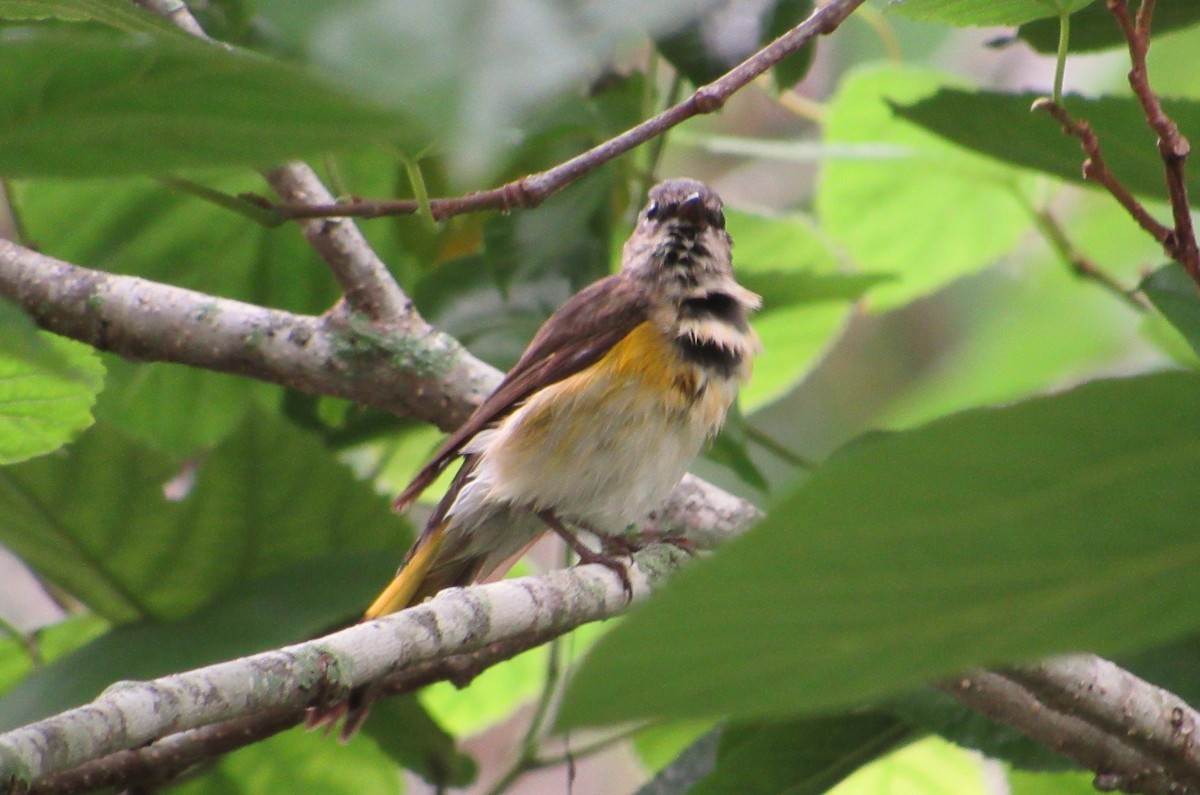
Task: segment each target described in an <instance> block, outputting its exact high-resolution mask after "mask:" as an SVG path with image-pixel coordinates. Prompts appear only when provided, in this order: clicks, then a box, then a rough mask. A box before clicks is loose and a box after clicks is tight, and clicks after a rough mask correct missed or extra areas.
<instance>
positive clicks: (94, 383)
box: [0, 303, 104, 464]
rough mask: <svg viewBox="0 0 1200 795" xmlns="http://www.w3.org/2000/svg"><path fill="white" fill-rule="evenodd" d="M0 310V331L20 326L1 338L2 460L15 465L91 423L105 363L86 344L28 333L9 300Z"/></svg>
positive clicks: (64, 441)
mask: <svg viewBox="0 0 1200 795" xmlns="http://www.w3.org/2000/svg"><path fill="white" fill-rule="evenodd" d="M0 310H6V311H3V312H0V329H4V331H6V332H7V331H8V330H9V328H10V327H12V326H16V333H15V334H13V336H11V337H8V336H7V335H5V338H4V340H3V341H2V342H0V464H13V463H16V462H18V461H24V460H26V459H29V458H33V457H35V456H39V455H43V454H45V453H48V452H51V451H52V450H57V449H58V448H59V447H62V446H63V445H64V444H66V443H67V442H69V441H70V440H71V439H73V438H74V437H75V435H76V434H78V433H79V432H80V431H82V430H84V429H85V428H87V427H88V426H90V425H91V424H92V405H93V404H94V403H95V402H96V394H97V393H98V392H99V391H100V389H101V387H102V386H103V384H104V365H102V364H101V363H100V360H99V359H98V358H97V356H96V354H95V352H94V351H93V350H92V349H91V348H89V347H88V346H86V345H82V344H80V343H78V342H73V341H71V340H68V339H64V338H62V337H55V336H53V335H51V334H47V333H45V332H33V333H29V332H30V330H29V329H27V328H26V325H27V323H28V320H27V318H24V317H23V316H20V314H19V313H16V315H15V316H14V314H13V313H14V312H15V310H12V309H11V305H10V304H7V303H0ZM9 321H14V322H9ZM21 321H25V322H21Z"/></svg>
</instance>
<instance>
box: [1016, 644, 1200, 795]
mask: <svg viewBox="0 0 1200 795" xmlns="http://www.w3.org/2000/svg"><path fill="white" fill-rule="evenodd" d="M1003 673H1004V675H1005V676H1007V677H1008V678H1009V679H1011V680H1013V681H1015V682H1017V683H1019V684H1020V685H1021V686H1023V687H1025V688H1026V689H1027V690H1029V691H1030V692H1031V693H1033V694H1034V695H1035V696H1036V697H1037V698H1038V699H1039V700H1040V701H1041V702H1042V703H1043V704H1046V705H1047V706H1048V707H1049V708H1051V709H1055V710H1058V711H1060V712H1065V713H1068V714H1071V715H1075V716H1076V717H1079V718H1080V719H1082V720H1085V721H1087V722H1088V723H1090V724H1091V725H1093V726H1095V727H1097V728H1099V729H1101V730H1103V731H1105V732H1108V733H1109V734H1112V735H1114V736H1116V737H1124V738H1126V742H1127V743H1128V744H1129V745H1130V746H1132V747H1134V748H1136V749H1138V750H1139V751H1141V752H1142V753H1144V754H1146V755H1147V756H1149V757H1150V758H1152V759H1153V760H1154V761H1155V763H1156V764H1157V765H1160V766H1161V767H1162V768H1163V769H1164V771H1165V772H1167V773H1169V774H1170V775H1171V776H1173V777H1175V778H1176V780H1181V781H1191V782H1193V783H1194V784H1198V785H1200V748H1197V746H1196V739H1197V738H1196V736H1195V735H1196V729H1197V727H1198V726H1200V715H1198V714H1197V713H1196V711H1195V710H1194V709H1192V708H1191V707H1190V706H1188V704H1187V702H1185V701H1184V700H1183V699H1181V698H1180V697H1179V696H1177V695H1175V694H1174V693H1170V692H1168V691H1166V690H1163V689H1162V688H1161V687H1158V686H1156V685H1153V684H1151V683H1150V682H1147V681H1145V680H1143V679H1140V678H1138V677H1137V676H1134V675H1133V674H1132V673H1130V672H1129V671H1126V670H1125V669H1123V668H1121V667H1119V666H1118V665H1116V664H1115V663H1112V662H1109V661H1108V660H1105V659H1103V658H1101V657H1097V656H1096V655H1094V654H1074V655H1069V656H1064V657H1055V658H1052V659H1049V660H1044V661H1042V662H1039V663H1035V664H1033V665H1027V666H1021V667H1018V668H1013V669H1009V670H1006V671H1004V672H1003Z"/></svg>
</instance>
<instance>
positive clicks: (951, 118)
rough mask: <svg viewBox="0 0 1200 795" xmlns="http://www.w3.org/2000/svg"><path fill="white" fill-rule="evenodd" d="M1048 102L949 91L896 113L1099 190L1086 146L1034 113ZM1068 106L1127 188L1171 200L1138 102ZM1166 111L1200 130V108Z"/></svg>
mask: <svg viewBox="0 0 1200 795" xmlns="http://www.w3.org/2000/svg"><path fill="white" fill-rule="evenodd" d="M1040 96H1042V95H1039V94H1034V93H1026V94H1003V93H999V92H993V91H964V90H961V89H955V88H942V89H940V90H939V91H938V92H937V93H936V94H934V95H932V96H929V97H925V98H919V99H918V98H917V97H907V98H901V97H896V99H897V104H895V105H894V106H893V107H894V110H895V112H896V114H897V115H898V116H900V117H901V118H903V119H907V120H908V121H911V122H912V123H914V124H918V125H920V126H921V127H924V128H925V129H927V130H929V131H930V132H933V133H936V134H937V135H940V136H942V137H943V138H946V139H947V140H950V141H953V142H954V143H956V144H959V145H960V146H965V147H967V148H969V149H972V150H974V151H976V152H979V153H980V154H985V155H989V156H991V157H994V158H997V159H999V160H1003V161H1005V162H1007V163H1011V164H1013V165H1015V166H1020V167H1022V168H1030V169H1034V170H1037V171H1044V172H1046V173H1048V174H1053V175H1054V176H1056V177H1059V178H1060V179H1065V180H1068V181H1071V182H1077V183H1082V184H1086V185H1089V186H1091V187H1096V186H1095V185H1094V183H1086V182H1084V179H1083V173H1082V164H1083V160H1084V155H1083V152H1082V151H1081V150H1080V148H1079V142H1078V141H1077V140H1076V139H1074V138H1071V137H1069V136H1066V135H1064V134H1063V133H1062V130H1061V128H1060V126H1059V124H1058V122H1056V121H1054V120H1053V119H1052V118H1050V117H1049V116H1047V115H1044V114H1041V113H1031V112H1030V110H1029V108H1030V106H1031V105H1032V104H1033V102H1034V100H1035V99H1038V98H1039V97H1040ZM1065 104H1066V107H1067V109H1068V110H1069V111H1070V112H1071V114H1072V115H1073V116H1075V118H1077V119H1083V120H1086V121H1087V122H1088V123H1089V124H1090V125H1091V126H1092V128H1093V129H1094V130H1095V131H1096V135H1097V136H1098V137H1099V140H1100V146H1101V147H1102V149H1103V152H1104V159H1105V160H1106V161H1107V162H1108V166H1109V168H1110V169H1111V170H1112V172H1113V173H1114V174H1116V176H1117V178H1118V179H1120V180H1121V182H1122V183H1124V185H1125V186H1126V187H1127V188H1129V189H1130V190H1131V191H1133V192H1134V193H1137V194H1140V195H1143V196H1150V197H1158V198H1163V197H1165V196H1166V188H1165V186H1164V184H1163V176H1162V170H1163V165H1162V159H1161V158H1160V157H1159V154H1158V149H1157V147H1155V145H1154V135H1153V134H1152V133H1151V132H1150V131H1149V130H1147V129H1146V118H1145V116H1144V115H1143V114H1142V111H1141V106H1139V105H1138V104H1137V100H1135V99H1133V98H1129V97H1100V98H1098V99H1092V98H1086V97H1079V96H1074V95H1072V96H1068V97H1067V98H1066V99H1065ZM1163 106H1164V109H1165V110H1166V112H1167V113H1168V114H1169V115H1170V116H1171V117H1172V118H1173V119H1174V120H1175V121H1176V123H1177V124H1178V125H1179V127H1180V129H1182V130H1198V129H1200V101H1198V100H1185V99H1175V100H1166V101H1164V102H1163ZM1187 183H1188V190H1189V191H1195V190H1200V177H1198V176H1196V175H1195V174H1194V173H1189V174H1188V177H1187Z"/></svg>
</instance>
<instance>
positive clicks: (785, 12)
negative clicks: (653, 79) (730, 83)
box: [654, 0, 816, 88]
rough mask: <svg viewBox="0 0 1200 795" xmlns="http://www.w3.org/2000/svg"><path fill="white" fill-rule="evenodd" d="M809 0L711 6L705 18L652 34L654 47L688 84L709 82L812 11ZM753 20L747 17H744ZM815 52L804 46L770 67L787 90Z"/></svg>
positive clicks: (780, 0)
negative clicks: (658, 33)
mask: <svg viewBox="0 0 1200 795" xmlns="http://www.w3.org/2000/svg"><path fill="white" fill-rule="evenodd" d="M812 8H813V4H812V0H771V2H769V3H765V4H758V5H757V6H751V5H743V6H729V5H725V6H721V5H717V6H715V7H712V8H711V10H710V11H709V13H707V14H706V15H704V16H702V17H700V18H697V19H695V20H692V21H691V22H689V23H687V24H685V25H683V26H682V27H678V28H672V29H670V30H669V32H667V33H666V34H665V35H661V36H658V37H657V38H656V39H655V42H654V45H655V48H656V49H657V50H658V52H659V54H661V55H662V56H663V57H664V58H666V59H667V61H668V62H669V63H670V64H671V65H672V66H674V67H675V69H676V70H678V71H679V72H680V73H681V74H682V75H683V76H685V77H686V78H687V79H688V80H689V81H691V82H692V84H693V85H697V86H699V85H703V84H705V83H709V82H712V81H713V80H716V79H717V78H718V77H720V76H721V75H723V74H724V73H725V72H728V71H729V70H730V69H732V68H733V67H735V66H737V65H738V64H739V63H741V62H742V61H744V60H745V59H746V58H749V57H750V56H751V55H753V54H754V53H755V52H757V51H758V50H759V49H760V48H762V47H763V46H764V45H766V44H767V43H769V42H771V41H772V40H774V39H776V38H778V37H779V36H781V35H782V34H784V33H786V32H787V31H789V30H791V29H792V28H793V27H795V26H796V25H798V24H799V23H800V22H802V21H803V20H804V19H805V18H806V17H808V15H809V14H810V13H812ZM750 17H753V19H750ZM815 51H816V45H815V43H814V42H809V43H808V44H807V45H805V46H804V47H803V48H801V49H800V50H799V51H798V52H796V53H793V54H792V55H790V56H788V57H787V58H786V59H785V60H784V61H782V62H780V63H779V64H777V65H776V66H775V68H774V75H775V80H776V83H777V85H779V86H781V87H783V88H787V87H790V86H791V85H792V84H793V83H795V82H796V81H798V80H799V79H800V78H801V77H803V76H804V73H805V72H807V71H808V67H809V65H810V64H811V63H812V57H813V53H814V52H815Z"/></svg>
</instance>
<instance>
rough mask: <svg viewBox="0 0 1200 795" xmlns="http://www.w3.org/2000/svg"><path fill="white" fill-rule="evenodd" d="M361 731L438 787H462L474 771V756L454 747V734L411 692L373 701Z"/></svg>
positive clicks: (470, 780) (476, 769)
mask: <svg viewBox="0 0 1200 795" xmlns="http://www.w3.org/2000/svg"><path fill="white" fill-rule="evenodd" d="M363 733H364V734H366V735H368V736H370V737H371V738H373V739H374V740H375V742H376V743H377V744H378V745H379V747H380V749H381V750H383V752H384V753H386V754H387V755H388V756H390V757H391V758H392V759H395V760H396V761H397V762H399V763H400V764H401V765H403V766H404V767H406V768H408V769H409V770H411V771H413V772H414V773H417V774H418V775H420V776H421V777H422V778H424V779H425V780H426V781H428V782H429V783H430V784H433V785H435V786H437V787H438V788H439V789H445V788H447V787H465V786H467V785H468V784H470V783H472V782H473V781H474V780H475V776H476V774H477V773H478V767H477V765H476V764H475V760H473V759H472V758H471V757H469V756H467V755H466V754H460V753H458V752H457V751H456V750H455V747H454V738H453V737H452V736H450V735H449V734H447V733H446V732H445V730H444V729H442V727H441V726H439V725H438V724H437V722H436V721H434V720H433V718H431V717H430V716H429V713H427V712H426V711H425V710H424V709H423V708H422V707H421V705H420V703H419V702H418V701H417V699H416V697H415V696H404V697H402V698H388V699H384V700H382V701H380V702H378V703H376V704H374V705H373V706H372V707H371V714H370V716H369V717H368V718H367V722H366V723H364V724H363Z"/></svg>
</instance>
